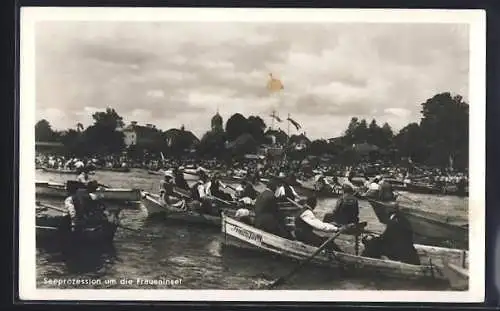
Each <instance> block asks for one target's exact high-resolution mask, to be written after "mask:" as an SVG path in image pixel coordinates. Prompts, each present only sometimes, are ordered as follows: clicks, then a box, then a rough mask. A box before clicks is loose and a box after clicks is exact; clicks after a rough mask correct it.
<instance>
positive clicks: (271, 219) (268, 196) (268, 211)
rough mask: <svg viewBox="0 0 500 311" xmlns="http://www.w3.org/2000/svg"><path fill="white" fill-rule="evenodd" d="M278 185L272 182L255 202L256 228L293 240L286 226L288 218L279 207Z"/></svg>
mask: <svg viewBox="0 0 500 311" xmlns="http://www.w3.org/2000/svg"><path fill="white" fill-rule="evenodd" d="M276 188H277V187H276V183H275V182H271V183H269V184H267V187H266V189H265V190H264V191H262V192H261V193H260V194H259V195H258V196H257V198H256V200H255V219H254V226H255V227H256V228H257V229H261V230H263V231H266V232H269V233H272V234H274V235H277V236H280V237H283V238H285V239H293V236H292V234H291V233H290V231H289V230H288V228H287V226H286V216H285V214H284V213H283V212H282V211H281V210H280V209H279V207H278V200H277V198H276V197H275V192H276Z"/></svg>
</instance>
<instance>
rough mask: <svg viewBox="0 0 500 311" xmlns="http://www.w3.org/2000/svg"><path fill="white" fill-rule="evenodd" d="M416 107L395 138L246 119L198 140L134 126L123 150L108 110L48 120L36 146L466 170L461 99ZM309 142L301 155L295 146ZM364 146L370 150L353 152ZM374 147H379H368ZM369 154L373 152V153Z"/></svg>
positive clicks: (356, 124) (360, 128) (443, 96)
mask: <svg viewBox="0 0 500 311" xmlns="http://www.w3.org/2000/svg"><path fill="white" fill-rule="evenodd" d="M420 106H421V119H420V121H419V122H413V123H410V124H408V125H407V126H405V127H404V128H402V129H401V130H400V131H399V132H397V133H394V132H393V130H392V128H391V126H390V125H389V124H388V123H384V124H382V125H379V124H378V123H377V120H375V119H373V120H370V121H367V120H365V119H359V118H357V117H353V118H351V120H350V122H349V123H348V124H347V128H346V130H345V131H344V133H343V135H342V136H340V137H337V138H334V139H329V140H327V139H317V140H313V141H309V140H308V139H307V137H304V136H303V135H301V136H299V135H291V136H290V137H288V135H287V134H286V133H285V132H284V131H282V130H276V129H270V128H268V127H267V125H266V123H265V122H264V120H263V119H262V118H261V117H259V116H249V117H248V118H247V117H245V116H243V115H242V114H240V113H235V114H233V115H232V116H231V117H230V118H229V119H228V120H227V121H226V123H225V126H224V127H223V128H220V129H210V130H209V131H207V132H206V133H205V134H204V135H203V136H202V137H201V139H199V140H198V138H196V137H195V136H194V135H193V133H191V132H190V131H188V130H186V129H185V128H184V127H183V126H182V127H181V128H180V129H175V128H174V129H169V130H167V131H162V130H161V129H159V128H157V127H156V126H154V125H148V126H136V127H135V129H136V132H137V133H136V134H137V136H138V139H137V144H136V145H133V146H130V147H129V148H126V145H125V143H124V134H123V131H121V130H120V129H121V128H123V126H124V123H123V118H122V117H121V116H120V115H119V114H118V113H117V112H116V111H115V110H114V109H112V108H107V109H106V110H105V111H99V112H95V113H94V114H93V115H92V118H93V124H92V125H90V126H88V127H87V128H84V127H83V126H82V124H80V123H79V124H76V126H75V128H74V129H67V130H65V131H54V130H52V128H51V125H50V123H49V122H48V121H47V120H40V121H38V122H37V124H36V125H35V136H36V140H37V141H57V142H61V143H62V144H63V146H64V152H65V153H67V154H72V155H77V156H85V155H89V154H99V155H106V154H117V153H120V152H123V151H127V152H128V154H129V155H130V156H132V157H135V158H141V157H143V156H144V154H159V153H160V152H163V153H164V154H165V155H169V156H177V157H180V156H186V155H188V154H190V155H191V156H198V157H211V158H213V157H215V158H220V159H232V158H238V157H241V156H243V155H244V154H248V153H255V152H257V151H258V149H259V148H260V147H261V146H263V145H269V144H271V143H273V142H274V143H277V144H279V145H281V146H283V147H284V148H285V149H286V150H288V152H287V156H289V157H291V158H297V159H300V158H304V157H308V156H318V157H327V158H329V159H332V161H338V162H342V163H346V164H347V163H349V162H356V161H361V160H363V159H365V160H366V158H367V157H368V158H369V159H371V160H377V159H382V158H384V159H388V160H390V161H399V160H400V159H401V158H406V159H408V161H410V162H414V163H421V164H426V165H431V166H440V167H444V166H449V165H450V164H451V165H453V166H454V167H455V168H460V169H463V168H467V167H468V158H469V154H468V149H469V105H468V104H467V103H466V102H465V101H464V100H463V98H462V97H461V96H460V95H452V94H450V93H448V92H446V93H440V94H436V95H435V96H433V97H432V98H429V99H428V100H426V101H425V102H424V103H421V104H420ZM304 139H305V140H306V142H307V146H306V148H305V149H300V150H298V149H297V148H295V147H296V144H297V143H298V142H299V141H303V140H304ZM360 145H361V146H365V147H366V146H368V147H367V148H368V149H369V150H368V151H366V150H365V151H364V152H363V150H361V149H359V150H358V149H356V148H354V147H355V146H360ZM373 146H376V147H373ZM371 147H373V148H372V149H370V148H371Z"/></svg>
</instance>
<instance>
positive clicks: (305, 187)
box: [294, 181, 342, 198]
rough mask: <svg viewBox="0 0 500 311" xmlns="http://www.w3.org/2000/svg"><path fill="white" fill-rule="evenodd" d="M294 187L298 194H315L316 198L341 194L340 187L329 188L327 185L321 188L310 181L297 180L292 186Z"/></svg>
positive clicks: (333, 196) (307, 195)
mask: <svg viewBox="0 0 500 311" xmlns="http://www.w3.org/2000/svg"><path fill="white" fill-rule="evenodd" d="M294 189H296V190H297V192H298V194H300V195H302V196H306V197H310V196H316V197H318V198H338V197H339V196H341V195H342V189H341V188H335V187H334V188H331V187H328V186H325V187H323V188H322V189H320V190H319V189H317V188H316V187H315V186H314V183H312V182H307V181H306V182H300V181H297V184H296V185H295V186H294Z"/></svg>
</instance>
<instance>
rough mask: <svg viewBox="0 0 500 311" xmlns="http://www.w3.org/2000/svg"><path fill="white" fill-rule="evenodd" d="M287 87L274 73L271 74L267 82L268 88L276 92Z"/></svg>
mask: <svg viewBox="0 0 500 311" xmlns="http://www.w3.org/2000/svg"><path fill="white" fill-rule="evenodd" d="M284 88H285V87H284V86H283V83H282V82H281V81H280V80H279V79H276V78H274V77H273V74H272V73H270V74H269V81H268V82H267V89H268V90H269V91H271V92H272V93H274V92H279V91H281V90H283V89H284Z"/></svg>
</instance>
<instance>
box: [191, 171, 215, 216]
mask: <svg viewBox="0 0 500 311" xmlns="http://www.w3.org/2000/svg"><path fill="white" fill-rule="evenodd" d="M199 177H200V178H199V180H197V181H196V182H195V183H194V185H193V186H192V187H191V198H192V199H193V202H198V203H196V204H193V205H192V206H193V207H194V208H195V209H196V210H198V211H199V212H202V213H206V214H210V213H212V210H213V206H212V200H210V198H209V196H208V194H207V190H206V189H207V184H208V182H209V179H208V176H207V175H206V174H205V173H204V172H202V173H200V174H199Z"/></svg>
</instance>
